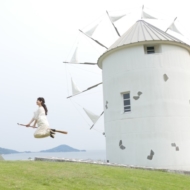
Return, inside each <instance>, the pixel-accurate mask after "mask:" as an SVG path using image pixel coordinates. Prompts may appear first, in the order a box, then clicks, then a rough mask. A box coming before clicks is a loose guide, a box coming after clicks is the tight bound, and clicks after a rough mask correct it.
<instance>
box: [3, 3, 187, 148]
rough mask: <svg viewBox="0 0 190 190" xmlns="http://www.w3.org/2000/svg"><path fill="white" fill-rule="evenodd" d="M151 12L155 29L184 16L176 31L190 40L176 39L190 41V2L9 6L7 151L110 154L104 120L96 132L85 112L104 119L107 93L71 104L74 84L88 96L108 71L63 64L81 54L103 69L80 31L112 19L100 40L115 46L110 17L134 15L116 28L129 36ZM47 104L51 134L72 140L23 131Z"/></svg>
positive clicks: (5, 16) (5, 79)
mask: <svg viewBox="0 0 190 190" xmlns="http://www.w3.org/2000/svg"><path fill="white" fill-rule="evenodd" d="M143 4H144V5H145V10H146V11H147V12H148V13H151V14H152V15H155V16H159V17H160V19H159V20H157V21H155V24H157V25H159V26H160V27H161V29H163V30H164V29H166V28H167V26H168V25H169V24H170V23H171V22H172V21H173V19H174V18H175V17H176V16H177V17H178V19H177V21H176V24H178V26H179V27H180V29H181V31H183V33H184V34H185V36H179V35H178V34H176V36H177V37H179V38H182V39H184V40H188V39H190V35H189V34H190V25H189V18H190V12H189V4H190V2H189V1H187V0H186V1H185V0H181V1H177V0H176V1H172V2H171V1H163V0H161V1H152V0H144V1H140V0H133V1H129V0H117V1H116V0H112V1H110V0H101V1H100V0H96V1H92V0H80V1H79V0H69V1H65V0H27V1H26V0H17V1H15V0H1V1H0V65H1V68H0V87H1V88H0V116H1V117H0V123H1V124H0V129H1V133H0V147H3V148H9V149H14V150H18V151H40V150H44V149H49V148H52V147H55V146H58V145H60V144H67V145H69V146H72V147H74V148H78V149H85V150H105V136H104V135H102V133H103V132H104V120H103V117H101V118H100V120H99V121H98V122H97V124H96V126H95V127H94V128H95V129H94V130H90V129H89V128H90V126H91V125H92V122H91V120H90V119H89V118H88V117H87V116H86V115H85V113H84V111H83V108H86V109H89V110H90V111H92V112H94V113H95V114H97V115H99V114H100V113H101V112H102V111H103V109H104V106H103V93H102V85H100V86H99V87H97V88H95V89H93V90H91V91H88V92H86V93H83V94H81V95H78V96H76V97H73V98H72V99H67V97H68V96H69V95H71V83H70V80H71V77H72V78H73V80H74V81H75V82H76V83H77V85H78V86H79V87H80V89H82V90H83V89H86V88H88V87H89V86H91V85H94V84H97V83H99V82H101V81H102V75H101V74H102V72H101V69H100V68H98V67H97V66H87V65H68V64H67V65H66V64H64V63H63V61H66V60H67V61H68V60H69V59H70V58H71V56H72V54H73V51H74V49H75V47H76V46H78V47H79V49H80V50H79V54H80V56H79V60H80V61H91V62H97V59H98V56H100V55H101V54H102V53H103V51H104V48H102V47H99V46H98V45H97V44H95V43H94V42H92V41H91V40H90V39H87V37H85V36H84V35H82V34H80V32H79V31H78V29H82V30H87V29H88V27H91V26H92V25H93V24H94V23H96V21H97V20H98V19H99V18H102V17H105V20H104V21H102V22H101V26H100V27H99V29H97V33H96V35H97V36H96V37H97V38H99V39H100V40H102V41H103V42H104V43H105V44H106V45H108V46H109V45H111V43H113V42H114V40H116V39H117V35H116V33H115V31H114V30H113V28H112V26H111V25H110V23H109V20H106V10H108V11H109V12H110V13H111V14H115V15H116V14H121V13H130V14H129V15H128V16H126V17H125V18H124V20H121V21H118V22H117V23H116V26H117V27H118V29H119V31H121V33H123V32H125V31H126V30H127V29H128V28H129V27H130V25H131V24H133V23H134V22H135V21H136V20H138V19H140V11H141V7H142V5H143ZM131 12H134V14H132V13H131ZM107 19H108V18H107ZM165 19H166V20H165ZM93 21H94V22H93ZM150 22H152V21H150ZM170 32H171V31H170ZM171 34H173V33H172V32H171ZM173 35H175V34H173ZM40 96H42V97H44V98H45V100H46V105H47V107H48V109H49V113H48V121H49V123H50V126H51V128H56V129H60V130H65V131H68V135H61V134H56V137H55V139H52V138H44V139H35V138H34V137H33V133H34V131H35V130H34V129H28V128H24V127H21V126H18V125H17V123H18V122H19V123H28V122H29V121H30V120H31V118H32V117H33V112H34V111H36V109H37V106H36V103H35V102H36V99H37V98H38V97H40Z"/></svg>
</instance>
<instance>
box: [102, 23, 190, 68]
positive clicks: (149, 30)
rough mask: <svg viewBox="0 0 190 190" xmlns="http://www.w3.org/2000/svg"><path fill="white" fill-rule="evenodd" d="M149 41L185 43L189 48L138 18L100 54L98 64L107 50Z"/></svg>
mask: <svg viewBox="0 0 190 190" xmlns="http://www.w3.org/2000/svg"><path fill="white" fill-rule="evenodd" d="M150 41H163V42H164V41H165V42H175V43H180V44H183V45H186V46H188V49H190V46H189V45H188V44H186V43H185V42H183V41H181V40H179V39H177V38H176V37H174V36H172V35H170V34H168V33H166V32H164V31H162V30H160V29H159V28H157V27H155V26H153V25H151V24H149V23H147V22H145V21H144V20H139V21H137V22H136V23H135V24H134V25H133V26H132V27H131V28H129V29H128V30H127V31H126V32H125V33H124V34H123V35H122V36H121V37H120V38H119V39H118V40H116V42H114V43H113V44H112V45H111V46H110V47H109V48H108V49H107V51H106V52H104V54H103V55H101V56H100V58H99V59H98V65H99V61H100V59H101V58H102V56H104V55H105V54H107V52H110V51H112V50H115V49H117V48H119V47H122V46H128V45H131V44H136V43H142V42H150Z"/></svg>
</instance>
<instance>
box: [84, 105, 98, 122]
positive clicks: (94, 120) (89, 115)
mask: <svg viewBox="0 0 190 190" xmlns="http://www.w3.org/2000/svg"><path fill="white" fill-rule="evenodd" d="M83 110H84V111H85V112H86V114H87V115H88V117H89V118H90V120H91V121H92V123H93V124H94V123H96V121H97V120H98V118H99V116H98V115H96V114H94V113H92V112H91V111H89V110H87V109H85V108H83Z"/></svg>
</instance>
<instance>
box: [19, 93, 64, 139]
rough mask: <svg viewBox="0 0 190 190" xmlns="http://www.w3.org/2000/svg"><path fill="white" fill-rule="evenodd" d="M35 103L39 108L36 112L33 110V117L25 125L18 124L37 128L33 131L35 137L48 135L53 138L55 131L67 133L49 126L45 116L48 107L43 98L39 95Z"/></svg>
mask: <svg viewBox="0 0 190 190" xmlns="http://www.w3.org/2000/svg"><path fill="white" fill-rule="evenodd" d="M36 104H37V105H38V106H39V108H38V110H37V111H36V112H34V117H33V118H32V119H31V121H30V122H29V123H28V124H27V125H24V124H19V123H18V125H22V126H26V127H33V128H37V130H36V131H35V133H34V137H35V138H44V137H49V136H50V137H52V138H54V135H55V132H59V133H63V134H67V132H65V131H59V130H56V129H50V128H49V123H48V120H47V117H46V115H47V113H48V109H47V106H46V104H45V99H44V98H42V97H39V98H38V99H37V102H36ZM33 122H34V124H33V125H32V126H31V124H32V123H33ZM36 124H37V125H38V127H36Z"/></svg>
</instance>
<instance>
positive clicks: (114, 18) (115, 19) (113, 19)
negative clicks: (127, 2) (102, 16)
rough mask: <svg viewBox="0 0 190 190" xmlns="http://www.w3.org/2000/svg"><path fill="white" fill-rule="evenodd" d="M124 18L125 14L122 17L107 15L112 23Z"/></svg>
mask: <svg viewBox="0 0 190 190" xmlns="http://www.w3.org/2000/svg"><path fill="white" fill-rule="evenodd" d="M124 16H125V14H124V15H120V16H110V15H109V17H110V20H111V21H112V22H116V21H118V20H119V19H121V18H123V17H124Z"/></svg>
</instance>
